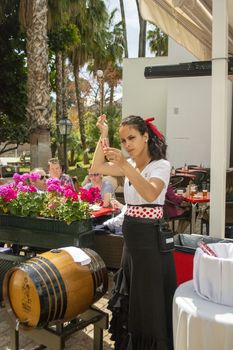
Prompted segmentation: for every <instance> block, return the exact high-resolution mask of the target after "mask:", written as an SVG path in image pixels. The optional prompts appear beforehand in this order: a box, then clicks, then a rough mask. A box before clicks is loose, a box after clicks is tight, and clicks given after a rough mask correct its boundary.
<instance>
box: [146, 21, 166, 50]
mask: <svg viewBox="0 0 233 350" xmlns="http://www.w3.org/2000/svg"><path fill="white" fill-rule="evenodd" d="M147 40H148V41H149V46H150V50H151V52H154V53H155V56H167V55H168V36H167V34H165V33H163V32H162V31H161V29H160V28H159V27H157V26H155V28H154V29H153V30H148V33H147Z"/></svg>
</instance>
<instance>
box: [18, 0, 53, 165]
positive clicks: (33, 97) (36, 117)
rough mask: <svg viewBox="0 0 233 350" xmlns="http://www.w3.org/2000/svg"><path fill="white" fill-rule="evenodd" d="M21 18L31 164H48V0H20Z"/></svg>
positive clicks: (49, 109)
mask: <svg viewBox="0 0 233 350" xmlns="http://www.w3.org/2000/svg"><path fill="white" fill-rule="evenodd" d="M19 16H20V22H21V24H22V25H23V26H24V28H25V29H26V37H27V45H26V47H27V69H28V73H27V96H28V102H27V119H28V121H29V128H30V144H31V167H32V168H34V167H36V166H38V165H40V166H42V167H44V168H47V163H48V158H49V157H50V154H51V151H50V125H51V120H50V114H51V107H50V94H49V79H48V43H47V26H48V0H20V9H19Z"/></svg>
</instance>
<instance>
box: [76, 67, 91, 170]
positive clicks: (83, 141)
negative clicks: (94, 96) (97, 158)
mask: <svg viewBox="0 0 233 350" xmlns="http://www.w3.org/2000/svg"><path fill="white" fill-rule="evenodd" d="M74 78H75V90H76V97H77V110H78V120H79V131H80V139H81V144H82V149H83V163H84V164H89V159H88V154H87V144H86V134H85V126H84V120H83V108H82V104H81V97H80V87H79V65H78V63H77V62H76V63H74Z"/></svg>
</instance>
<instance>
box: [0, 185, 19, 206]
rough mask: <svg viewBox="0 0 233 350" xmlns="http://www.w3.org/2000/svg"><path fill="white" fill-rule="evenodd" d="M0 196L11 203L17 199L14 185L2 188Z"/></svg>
mask: <svg viewBox="0 0 233 350" xmlns="http://www.w3.org/2000/svg"><path fill="white" fill-rule="evenodd" d="M0 196H2V199H3V201H4V202H10V201H11V200H12V199H14V198H16V197H17V191H16V190H15V189H14V188H13V186H12V184H7V185H3V186H0Z"/></svg>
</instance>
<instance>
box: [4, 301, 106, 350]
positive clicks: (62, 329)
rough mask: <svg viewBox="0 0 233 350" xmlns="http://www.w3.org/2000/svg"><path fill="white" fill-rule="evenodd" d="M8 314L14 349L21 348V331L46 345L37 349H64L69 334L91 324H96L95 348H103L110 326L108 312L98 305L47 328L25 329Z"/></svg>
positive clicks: (99, 349)
mask: <svg viewBox="0 0 233 350" xmlns="http://www.w3.org/2000/svg"><path fill="white" fill-rule="evenodd" d="M6 315H7V316H8V317H7V320H8V322H10V324H11V341H12V350H20V347H19V332H20V333H21V334H23V335H24V336H27V337H29V338H31V339H32V340H33V341H35V342H36V343H38V344H43V345H44V346H45V347H43V346H42V347H38V348H37V349H39V348H40V349H44V348H46V349H48V350H63V349H64V348H65V340H66V339H67V338H68V336H70V335H71V334H73V333H75V332H77V331H80V330H82V329H83V328H85V327H87V326H88V325H90V324H93V326H94V339H93V350H103V330H104V329H107V328H108V314H107V313H105V312H103V311H101V310H99V309H97V308H96V307H91V308H90V309H88V310H87V311H86V312H84V313H83V314H81V315H79V316H78V317H77V318H75V319H73V320H72V321H70V322H65V323H62V322H56V323H55V324H54V325H52V326H50V325H49V326H48V327H46V328H42V329H37V328H34V329H32V330H24V329H22V328H21V327H19V326H18V325H15V322H13V319H12V318H11V317H10V316H9V314H8V313H7V312H6ZM77 349H78V348H77Z"/></svg>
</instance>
